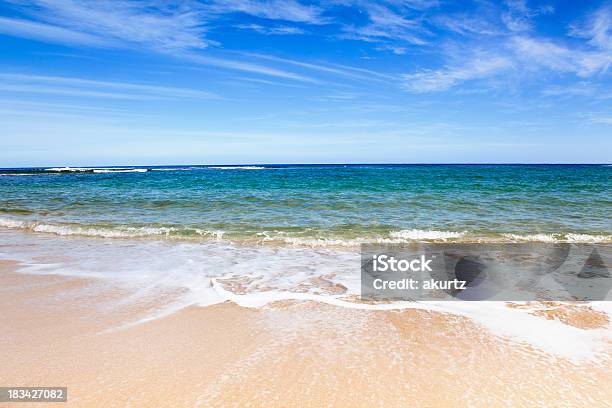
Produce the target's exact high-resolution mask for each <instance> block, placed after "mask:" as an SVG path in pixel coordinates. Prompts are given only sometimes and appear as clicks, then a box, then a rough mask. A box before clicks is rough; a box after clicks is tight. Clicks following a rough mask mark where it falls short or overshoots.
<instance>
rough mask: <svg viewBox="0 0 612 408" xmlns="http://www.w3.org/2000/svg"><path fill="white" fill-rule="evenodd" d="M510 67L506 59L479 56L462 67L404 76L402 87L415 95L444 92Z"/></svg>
mask: <svg viewBox="0 0 612 408" xmlns="http://www.w3.org/2000/svg"><path fill="white" fill-rule="evenodd" d="M511 67H512V61H511V60H509V59H508V58H505V57H502V56H491V55H486V54H484V55H482V54H481V55H476V56H474V57H473V58H472V59H471V60H469V61H467V62H466V63H465V64H464V65H462V66H457V67H445V68H442V69H438V70H422V71H419V72H416V73H412V74H405V75H403V87H404V89H406V90H408V91H411V92H417V93H422V92H436V91H445V90H448V89H450V88H452V87H454V86H456V85H458V84H460V83H462V82H465V81H471V80H476V79H483V78H489V77H492V76H493V75H495V74H498V73H500V72H501V71H505V70H508V69H509V68H511Z"/></svg>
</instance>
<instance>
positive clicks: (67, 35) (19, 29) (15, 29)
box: [0, 17, 109, 46]
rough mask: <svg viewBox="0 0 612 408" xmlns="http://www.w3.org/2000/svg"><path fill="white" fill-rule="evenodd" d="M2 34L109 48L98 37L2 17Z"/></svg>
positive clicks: (0, 29) (0, 30)
mask: <svg viewBox="0 0 612 408" xmlns="http://www.w3.org/2000/svg"><path fill="white" fill-rule="evenodd" d="M0 33H1V34H7V35H10V36H14V37H23V38H29V39H32V40H40V41H51V42H59V43H62V44H71V45H89V46H108V45H109V44H108V42H107V41H105V40H104V39H103V38H100V37H98V36H96V35H91V34H87V33H82V32H79V31H74V30H70V29H67V28H63V27H58V26H54V25H50V24H45V23H37V22H35V21H30V20H23V19H18V18H8V17H0Z"/></svg>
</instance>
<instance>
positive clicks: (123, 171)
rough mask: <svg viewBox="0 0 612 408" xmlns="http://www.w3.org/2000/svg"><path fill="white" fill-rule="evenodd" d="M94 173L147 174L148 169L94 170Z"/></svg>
mask: <svg viewBox="0 0 612 408" xmlns="http://www.w3.org/2000/svg"><path fill="white" fill-rule="evenodd" d="M93 172H94V173H146V172H147V169H94V170H93Z"/></svg>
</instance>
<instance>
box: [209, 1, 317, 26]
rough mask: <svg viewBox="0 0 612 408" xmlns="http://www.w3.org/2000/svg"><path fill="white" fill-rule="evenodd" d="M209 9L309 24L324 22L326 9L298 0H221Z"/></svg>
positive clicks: (216, 11)
mask: <svg viewBox="0 0 612 408" xmlns="http://www.w3.org/2000/svg"><path fill="white" fill-rule="evenodd" d="M208 10H210V11H212V12H214V13H235V12H241V13H245V14H250V15H252V16H256V17H261V18H266V19H271V20H285V21H293V22H299V23H307V24H324V23H326V22H327V19H326V18H325V17H323V15H322V14H323V12H324V9H323V8H322V7H320V6H317V5H312V4H308V5H305V4H302V3H300V2H298V1H296V0H221V1H213V2H212V4H210V5H209V7H208Z"/></svg>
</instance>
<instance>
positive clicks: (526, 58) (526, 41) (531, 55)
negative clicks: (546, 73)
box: [509, 36, 612, 77]
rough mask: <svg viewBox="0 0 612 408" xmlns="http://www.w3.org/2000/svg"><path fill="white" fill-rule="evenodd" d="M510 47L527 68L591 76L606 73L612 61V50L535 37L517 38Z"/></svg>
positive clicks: (512, 40)
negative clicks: (571, 44) (565, 43)
mask: <svg viewBox="0 0 612 408" xmlns="http://www.w3.org/2000/svg"><path fill="white" fill-rule="evenodd" d="M509 47H510V49H511V50H512V51H513V52H514V53H515V55H516V58H517V59H519V60H521V62H522V65H523V66H525V67H526V68H533V67H535V68H538V67H544V68H547V69H550V70H552V71H557V72H561V73H568V72H569V73H575V74H576V75H578V76H581V77H589V76H592V75H595V74H598V73H601V72H606V71H607V70H608V68H609V67H610V64H612V53H609V52H605V51H593V50H581V49H570V48H568V47H566V46H564V45H560V44H556V43H554V42H552V41H549V40H545V39H538V38H534V37H527V36H517V37H514V38H512V39H511V41H510V43H509Z"/></svg>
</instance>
